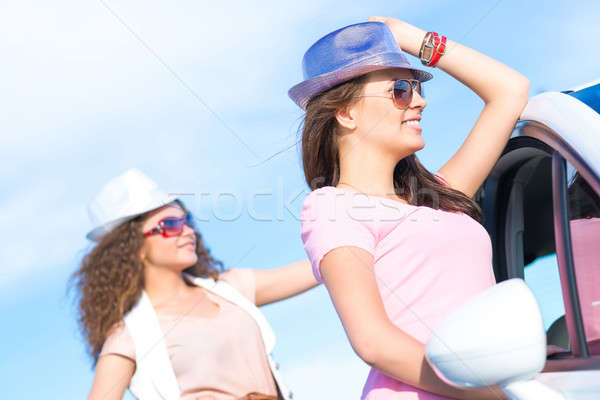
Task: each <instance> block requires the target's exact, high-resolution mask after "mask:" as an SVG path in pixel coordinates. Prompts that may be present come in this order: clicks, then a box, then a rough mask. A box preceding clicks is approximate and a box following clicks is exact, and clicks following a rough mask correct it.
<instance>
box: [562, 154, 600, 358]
mask: <svg viewBox="0 0 600 400" xmlns="http://www.w3.org/2000/svg"><path fill="white" fill-rule="evenodd" d="M567 183H568V190H567V196H568V207H569V225H570V230H571V247H572V251H573V262H574V267H575V278H576V282H577V292H578V295H579V303H580V308H581V314H582V318H583V325H584V331H585V336H586V340H587V342H588V347H589V350H590V354H594V355H600V197H599V196H598V194H597V193H595V192H594V190H593V189H592V187H591V186H590V185H589V184H588V183H587V182H586V181H585V179H583V178H582V176H581V175H580V174H579V173H578V172H577V170H575V169H574V168H573V167H572V166H571V165H570V164H568V163H567Z"/></svg>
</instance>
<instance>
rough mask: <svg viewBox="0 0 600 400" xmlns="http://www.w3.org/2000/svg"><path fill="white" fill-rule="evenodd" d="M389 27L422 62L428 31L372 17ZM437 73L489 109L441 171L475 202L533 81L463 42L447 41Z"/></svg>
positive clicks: (399, 41)
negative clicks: (460, 85) (454, 81)
mask: <svg viewBox="0 0 600 400" xmlns="http://www.w3.org/2000/svg"><path fill="white" fill-rule="evenodd" d="M369 20H370V21H379V22H383V23H385V24H387V25H388V26H389V27H390V30H391V31H392V33H393V34H394V37H395V39H396V41H397V42H398V44H399V46H400V48H401V49H402V50H404V51H405V52H407V53H409V54H411V55H413V56H415V57H419V50H420V48H421V43H422V42H423V38H424V36H425V34H426V32H425V31H424V30H422V29H419V28H417V27H415V26H413V25H410V24H408V23H406V22H404V21H400V20H398V19H395V18H382V17H371V18H369ZM436 67H437V68H439V69H441V70H443V71H445V72H447V73H448V74H450V75H451V76H452V77H454V78H456V79H457V80H458V81H460V82H461V83H463V84H464V85H466V86H467V87H469V88H470V89H471V90H473V91H474V92H475V93H476V94H477V95H478V96H479V97H480V98H481V99H482V100H483V102H484V104H485V106H484V107H483V110H482V111H481V114H480V115H479V117H478V118H477V121H476V122H475V125H474V126H473V128H472V129H471V132H470V133H469V134H468V136H467V138H466V139H465V141H464V142H463V144H462V145H461V147H460V148H459V149H458V151H457V152H456V153H455V154H454V156H452V158H450V160H449V161H448V162H446V164H444V166H442V168H440V173H441V174H442V175H443V176H444V177H446V179H447V181H448V183H449V184H450V186H451V187H452V188H453V189H456V190H459V191H461V192H463V193H465V194H466V195H467V196H469V197H472V196H473V195H474V194H475V193H476V192H477V189H479V187H480V186H481V184H482V183H483V181H484V180H485V178H486V177H487V176H488V174H489V173H490V171H491V169H492V167H493V166H494V164H495V163H496V161H497V160H498V158H499V157H500V154H501V153H502V150H503V149H504V147H505V146H506V143H507V142H508V139H509V138H510V135H511V133H512V130H513V127H514V125H515V123H516V122H517V120H518V119H519V116H520V115H521V112H522V111H523V109H524V108H525V105H527V101H528V93H529V80H528V79H527V78H526V77H525V76H523V75H521V74H520V73H519V72H517V71H515V70H513V69H511V68H509V67H507V66H506V65H504V64H502V63H500V62H498V61H496V60H494V59H493V58H491V57H488V56H486V55H485V54H481V53H479V52H477V51H475V50H473V49H470V48H468V47H466V46H463V45H461V44H460V43H457V42H454V41H452V40H448V41H447V44H446V54H444V55H443V56H442V57H441V58H440V60H439V62H438V64H437V65H436Z"/></svg>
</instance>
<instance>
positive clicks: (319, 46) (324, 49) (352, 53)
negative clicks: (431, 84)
mask: <svg viewBox="0 0 600 400" xmlns="http://www.w3.org/2000/svg"><path fill="white" fill-rule="evenodd" d="M388 68H402V69H407V70H410V71H412V72H413V73H414V74H415V79H418V80H420V81H421V82H425V81H428V80H430V79H431V78H433V75H431V74H430V73H429V72H425V71H423V70H420V69H416V68H413V66H412V65H410V63H409V62H408V60H407V59H406V56H405V55H404V53H403V52H402V50H401V49H400V47H399V46H398V43H396V40H395V39H394V35H393V34H392V31H390V29H389V28H388V27H387V25H386V24H384V23H382V22H362V23H359V24H354V25H348V26H346V27H343V28H340V29H338V30H336V31H333V32H331V33H329V34H327V35H325V36H323V37H322V38H321V39H319V40H318V41H317V42H316V43H315V44H313V45H312V46H310V48H309V49H308V50H307V51H306V53H304V57H303V58H302V72H303V74H304V81H302V82H300V83H299V84H297V85H295V86H293V87H292V88H291V89H290V90H289V91H288V95H289V96H290V98H291V99H292V100H294V102H295V103H296V104H298V105H299V106H300V108H302V109H303V110H305V109H306V105H307V104H308V102H309V101H310V99H312V98H313V97H315V96H316V95H318V94H319V93H322V92H324V91H326V90H328V89H331V88H332V87H334V86H336V85H339V84H340V83H343V82H346V81H349V80H350V79H352V78H355V77H357V76H360V75H363V74H366V73H368V72H372V71H377V70H380V69H388Z"/></svg>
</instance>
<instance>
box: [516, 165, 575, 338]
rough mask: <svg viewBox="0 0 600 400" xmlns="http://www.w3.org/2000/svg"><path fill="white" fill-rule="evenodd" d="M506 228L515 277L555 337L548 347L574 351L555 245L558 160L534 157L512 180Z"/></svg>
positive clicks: (552, 336)
mask: <svg viewBox="0 0 600 400" xmlns="http://www.w3.org/2000/svg"><path fill="white" fill-rule="evenodd" d="M505 223H506V226H505V246H506V249H505V251H506V252H507V264H508V265H507V269H508V270H509V271H512V272H511V273H510V276H512V277H514V276H519V274H522V277H523V279H524V280H525V282H526V283H527V285H528V286H529V288H530V289H531V291H532V292H533V293H534V295H535V297H536V299H537V301H538V304H539V306H540V310H541V313H542V319H543V321H544V328H545V329H546V331H547V332H549V335H550V336H549V337H548V342H549V343H552V344H556V345H558V346H561V347H565V348H569V347H568V335H567V330H566V325H565V324H564V314H565V308H564V303H563V296H562V288H561V282H560V275H559V270H558V261H557V257H556V246H555V241H554V214H553V202H552V160H551V158H550V157H549V156H539V157H533V158H531V159H529V160H528V161H526V162H525V163H523V164H522V165H521V166H520V167H519V169H518V170H517V171H516V173H515V175H514V178H513V179H512V184H511V189H510V194H509V199H508V208H507V216H506V221H505Z"/></svg>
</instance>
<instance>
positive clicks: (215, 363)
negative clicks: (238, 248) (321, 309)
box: [100, 268, 277, 400]
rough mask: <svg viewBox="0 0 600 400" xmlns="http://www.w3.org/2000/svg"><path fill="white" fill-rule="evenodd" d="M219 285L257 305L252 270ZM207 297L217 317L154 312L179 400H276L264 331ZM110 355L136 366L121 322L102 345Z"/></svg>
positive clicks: (231, 273) (227, 276) (232, 273)
mask: <svg viewBox="0 0 600 400" xmlns="http://www.w3.org/2000/svg"><path fill="white" fill-rule="evenodd" d="M220 279H222V280H224V281H226V282H227V283H229V284H230V285H232V286H233V287H234V288H236V289H237V290H238V291H240V292H241V293H242V294H243V295H244V296H245V297H246V298H248V299H249V300H250V301H252V302H253V303H254V302H255V284H254V274H253V272H252V270H249V269H237V268H235V269H230V270H228V271H226V272H224V273H222V274H221V275H220ZM205 293H206V294H207V296H208V298H209V299H210V300H212V301H213V302H214V303H215V304H217V305H218V306H219V310H218V313H217V314H216V316H214V317H208V318H206V317H199V316H194V314H196V315H202V313H203V310H199V309H197V308H196V307H197V306H195V307H194V308H193V310H192V311H190V312H189V313H188V314H186V315H185V316H183V317H182V313H177V315H173V313H172V312H168V311H166V310H163V309H161V308H155V311H156V314H157V315H158V319H159V323H160V327H161V330H162V331H163V333H165V337H164V340H165V344H166V346H167V352H168V354H169V359H170V360H171V366H172V367H173V371H174V372H175V376H176V378H177V383H178V384H179V389H180V392H181V399H183V400H201V399H207V400H208V399H211V400H232V399H237V398H239V397H242V396H243V395H245V394H247V393H249V392H254V391H256V392H260V393H265V394H271V395H277V389H276V386H275V382H274V380H273V376H272V375H271V369H270V367H269V361H268V358H267V355H266V352H265V346H264V343H263V340H262V336H261V333H260V329H259V327H258V325H257V324H256V322H255V321H254V319H253V318H252V317H251V316H250V315H249V314H248V313H247V312H246V311H244V310H243V309H241V308H240V307H238V306H236V305H234V304H233V303H230V302H229V301H227V300H225V299H223V298H222V297H220V296H218V295H216V294H213V293H211V292H209V291H207V290H205ZM181 308H189V307H187V305H183V306H182V307H181ZM204 311H206V310H204ZM213 311H214V310H213ZM209 314H210V312H209ZM205 315H206V313H205ZM106 354H118V355H121V356H124V357H127V358H130V359H131V360H133V361H135V345H134V343H133V339H132V338H131V335H130V333H129V331H128V330H127V326H126V325H125V324H124V323H123V322H121V323H119V324H117V325H115V327H114V328H113V329H112V330H111V332H110V333H109V336H108V337H107V339H106V341H105V342H104V346H103V347H102V351H101V353H100V357H102V356H103V355H106Z"/></svg>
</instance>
